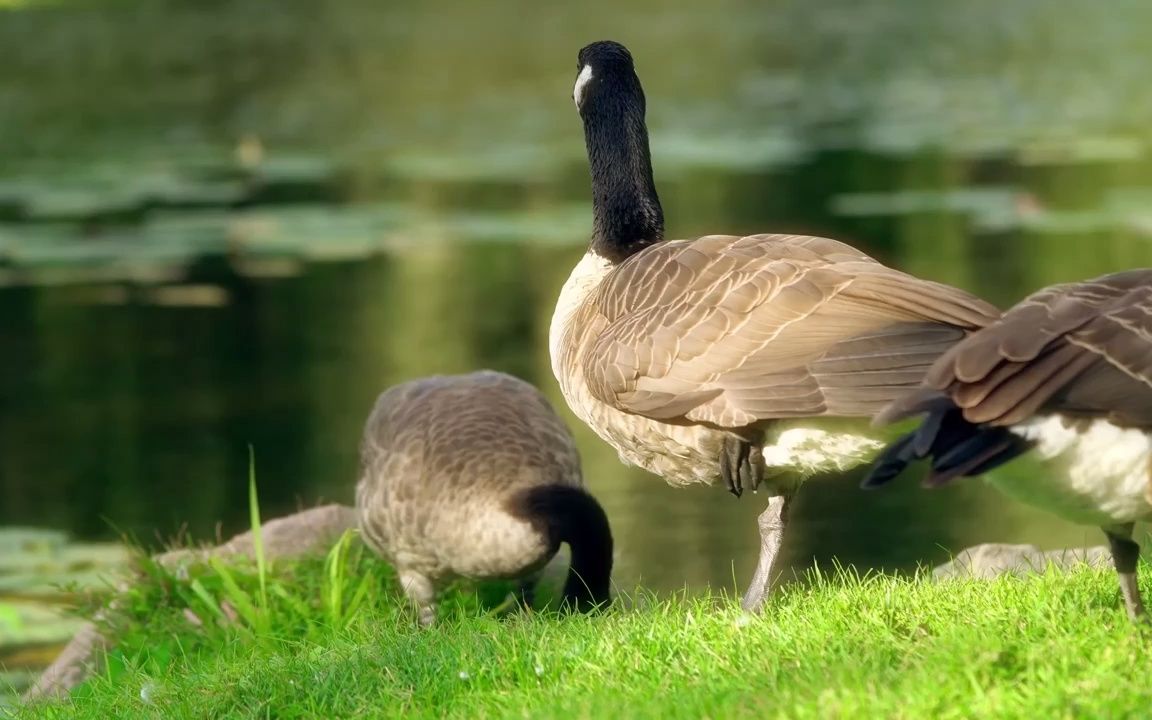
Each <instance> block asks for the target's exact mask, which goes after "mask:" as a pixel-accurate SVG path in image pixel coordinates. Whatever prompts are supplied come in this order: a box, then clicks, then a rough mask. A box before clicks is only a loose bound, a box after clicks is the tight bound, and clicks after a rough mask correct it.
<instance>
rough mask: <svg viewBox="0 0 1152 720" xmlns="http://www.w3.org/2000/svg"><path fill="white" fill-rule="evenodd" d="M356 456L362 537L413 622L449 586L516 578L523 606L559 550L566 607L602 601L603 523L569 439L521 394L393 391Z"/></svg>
mask: <svg viewBox="0 0 1152 720" xmlns="http://www.w3.org/2000/svg"><path fill="white" fill-rule="evenodd" d="M360 454H361V471H360V480H359V483H358V485H357V492H356V505H357V509H358V511H359V514H360V527H361V532H362V534H363V536H364V539H365V541H366V542H367V543H368V545H369V546H370V547H372V548H373V549H374V550H376V551H377V552H378V553H380V554H382V555H383V556H384V557H386V558H387V559H389V560H390V561H391V562H392V563H393V564H394V565H395V567H396V569H397V572H398V575H399V578H400V582H401V584H402V586H403V587H404V590H405V592H406V593H407V594H408V596H409V597H410V599H411V600H412V601H413V603H414V604H415V605H416V606H417V608H418V609H419V613H420V619H421V622H422V623H424V624H429V623H431V622H432V620H433V618H434V617H435V596H436V594H437V592H438V591H439V589H440V588H442V587H443V586H444V585H445V584H446V583H448V582H450V581H452V580H454V579H456V578H471V579H518V580H520V581H521V582H522V594H523V599H524V600H525V601H526V602H528V603H530V599H529V598H530V595H531V586H532V585H533V584H534V583H535V581H536V579H537V578H538V574H539V572H540V571H541V570H542V569H543V567H544V565H545V564H546V563H547V562H548V561H549V560H550V559H551V558H552V556H553V555H555V553H556V551H557V549H558V547H559V544H560V543H561V542H567V543H568V544H569V546H570V547H571V550H572V566H571V568H570V570H569V578H568V582H567V584H566V585H565V590H564V593H565V599H566V600H568V601H570V602H571V603H572V604H575V605H577V606H580V605H592V604H600V603H604V602H607V601H608V581H609V575H610V572H611V567H612V537H611V533H610V530H609V527H608V521H607V519H606V517H605V516H604V512H603V510H602V509H601V508H600V506H599V504H598V503H597V502H596V500H595V499H594V498H592V496H591V495H589V494H588V493H587V492H586V491H585V490H584V488H583V480H582V476H581V472H580V458H579V455H578V454H577V451H576V447H575V443H574V441H573V438H572V436H571V433H570V432H569V431H568V429H567V427H565V425H564V423H563V421H561V420H560V418H559V417H558V416H557V415H556V413H555V412H554V411H553V409H552V407H551V406H550V405H549V403H548V401H547V400H546V399H545V398H544V396H543V395H542V394H541V393H540V392H539V391H538V390H536V389H535V388H534V387H532V386H531V385H529V384H528V383H526V382H524V381H522V380H519V379H517V378H514V377H512V376H510V375H505V374H503V373H497V372H492V371H480V372H474V373H470V374H467V375H452V376H434V377H428V378H423V379H420V380H414V381H411V382H407V383H403V384H400V385H396V386H394V387H392V388H390V389H388V390H387V391H385V392H384V393H382V394H381V395H380V397H379V398H378V400H377V401H376V405H375V407H374V408H373V410H372V413H371V415H370V416H369V418H368V421H367V423H366V425H365V428H364V436H363V440H362V443H361V453H360Z"/></svg>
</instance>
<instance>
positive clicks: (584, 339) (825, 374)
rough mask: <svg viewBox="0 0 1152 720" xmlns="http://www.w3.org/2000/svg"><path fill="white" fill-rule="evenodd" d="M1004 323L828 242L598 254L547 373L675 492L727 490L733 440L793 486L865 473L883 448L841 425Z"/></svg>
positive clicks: (589, 259)
mask: <svg viewBox="0 0 1152 720" xmlns="http://www.w3.org/2000/svg"><path fill="white" fill-rule="evenodd" d="M994 312H995V311H994V310H992V309H991V308H990V307H989V306H987V305H986V304H984V303H982V302H981V301H979V300H976V299H975V298H973V297H972V296H970V295H968V294H966V293H964V292H962V291H959V290H956V289H954V288H950V287H947V286H944V285H939V284H937V283H931V282H928V281H925V280H920V279H919V278H915V277H912V276H909V275H905V274H903V273H900V272H898V271H896V270H892V269H891V268H887V267H885V266H883V265H881V264H879V263H877V262H876V261H875V260H873V259H872V258H870V257H868V256H867V255H864V254H863V253H861V252H859V251H857V250H855V249H854V248H852V247H850V246H848V245H845V244H843V243H840V242H837V241H835V240H830V239H827V238H816V237H805V236H791V235H753V236H747V237H740V236H732V235H713V236H706V237H702V238H699V239H697V240H694V241H684V240H678V241H669V242H665V243H661V244H659V245H656V246H652V247H650V248H648V249H645V250H642V251H640V252H639V253H637V254H635V255H632V256H630V257H629V258H628V259H627V260H626V261H625V262H623V263H621V264H619V265H613V264H611V263H610V262H608V261H606V260H605V259H603V258H602V257H600V256H599V255H598V254H597V253H596V252H595V251H594V250H593V251H590V252H589V253H588V254H586V255H585V256H584V258H583V259H582V260H581V262H580V263H579V264H578V265H577V266H576V268H575V269H574V270H573V272H572V275H571V276H570V277H569V279H568V282H567V283H565V285H564V288H563V289H562V291H561V294H560V299H559V301H558V302H557V307H556V312H555V314H554V315H553V320H552V326H551V329H550V345H551V355H552V369H553V372H554V373H555V375H556V377H557V380H558V381H559V383H560V387H561V390H562V392H563V394H564V397H565V399H566V400H567V402H568V404H569V406H570V407H571V408H572V410H573V412H574V413H575V414H576V415H577V416H578V417H579V418H580V419H581V420H583V421H584V422H585V423H587V424H588V425H589V426H590V427H592V428H593V429H594V430H595V431H596V432H597V433H598V434H599V435H600V437H601V438H603V439H604V440H605V441H607V442H608V443H609V444H610V445H612V446H613V447H614V448H616V449H617V451H618V452H619V454H620V456H621V459H622V460H623V461H624V462H626V463H629V464H633V465H638V466H640V467H643V468H644V469H646V470H648V471H650V472H653V473H655V474H658V475H660V476H661V477H663V478H664V479H665V480H666V481H667V482H668V483H669V484H672V485H689V484H694V483H700V484H708V485H712V484H719V483H721V482H722V481H723V480H724V479H722V477H721V473H720V456H721V454H722V453H723V452H724V444H725V440H726V438H728V437H731V436H732V435H733V434H736V435H738V436H739V437H742V438H745V439H747V440H749V441H751V442H752V443H753V444H754V445H756V446H757V447H758V448H759V452H760V457H761V459H762V462H763V464H764V468H765V479H766V480H767V481H768V483H769V489H770V490H775V489H784V488H787V487H791V486H793V485H795V484H796V483H797V482H798V481H799V480H800V479H802V478H804V477H807V476H809V475H812V474H815V473H818V472H827V471H838V470H846V469H848V468H851V467H854V466H856V465H859V464H861V463H863V462H867V461H868V460H870V459H871V458H872V456H873V455H874V452H875V451H876V450H878V449H879V448H880V447H881V446H882V443H880V442H879V441H877V440H875V439H874V438H873V437H871V436H870V435H869V434H868V433H867V431H866V429H865V428H851V429H845V428H844V427H843V425H844V423H843V422H842V421H837V418H846V417H870V416H871V415H873V414H875V412H877V411H878V410H879V409H880V408H882V407H883V406H884V405H885V404H886V403H887V402H889V401H891V400H892V399H893V398H895V397H897V396H899V394H900V393H901V392H902V391H904V390H907V389H909V388H912V387H915V386H916V384H917V383H918V382H919V381H920V379H921V378H922V377H923V374H924V372H925V371H926V370H927V368H928V367H929V365H930V364H931V362H932V361H933V360H935V359H936V358H937V357H939V355H940V354H941V353H942V352H943V351H944V350H946V349H947V348H949V347H951V346H952V345H953V344H954V343H956V342H957V341H958V340H960V339H961V338H963V337H964V334H965V332H966V331H967V330H970V329H975V328H978V327H980V326H981V325H982V324H985V323H987V322H989V321H990V320H991V319H992V317H993V316H994V315H993V313H994ZM737 480H738V478H737ZM730 489H733V490H734V491H735V492H737V493H739V492H741V491H742V490H743V489H744V488H742V487H740V486H739V485H738V486H737V487H735V488H730ZM752 489H755V488H752Z"/></svg>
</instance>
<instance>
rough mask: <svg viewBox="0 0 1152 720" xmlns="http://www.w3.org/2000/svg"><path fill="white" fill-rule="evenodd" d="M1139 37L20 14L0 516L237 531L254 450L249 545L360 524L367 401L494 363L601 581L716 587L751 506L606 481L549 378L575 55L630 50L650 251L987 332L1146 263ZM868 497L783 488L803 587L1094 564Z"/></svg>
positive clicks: (977, 18) (892, 1) (111, 530)
mask: <svg viewBox="0 0 1152 720" xmlns="http://www.w3.org/2000/svg"><path fill="white" fill-rule="evenodd" d="M927 5H934V7H926V6H927ZM0 7H4V4H3V3H0ZM501 18H503V19H501ZM508 18H515V19H516V24H515V25H513V24H511V20H507V19H508ZM1150 23H1152V4H1148V3H1146V2H1135V1H1127V0H1117V1H1116V2H1112V3H1108V4H1107V5H1104V4H1101V3H1097V2H1094V1H1090V0H1052V1H1050V2H1035V1H1031V0H1012V1H1010V2H1002V1H999V2H992V1H991V0H979V1H977V2H970V3H964V4H959V3H952V4H947V5H944V4H927V3H924V4H913V3H903V2H897V1H896V0H870V1H869V2H858V1H853V2H848V1H847V0H832V1H829V2H822V3H820V4H819V5H818V6H816V5H815V4H813V3H808V2H800V1H799V0H796V1H795V2H784V1H776V2H767V3H759V4H752V5H750V4H747V3H737V2H732V1H731V0H720V1H719V2H718V3H714V4H713V5H712V6H710V7H709V8H707V9H704V8H703V7H702V4H701V6H700V7H697V4H696V3H687V2H672V3H655V2H646V1H644V0H638V1H636V2H605V1H604V0H590V1H589V2H585V3H581V4H580V6H579V9H578V10H576V9H572V10H561V9H559V6H558V7H557V8H553V9H546V8H544V7H540V6H538V5H537V4H536V3H527V2H518V1H517V0H497V1H496V2H494V3H485V4H472V3H463V2H435V1H427V2H422V3H377V2H370V1H369V0H354V1H353V0H350V1H346V2H335V1H329V2H314V1H313V0H307V1H305V0H284V1H283V2H281V3H279V4H278V5H277V9H276V11H275V12H269V11H268V10H267V9H266V6H265V5H264V4H263V3H258V2H255V0H237V1H226V0H217V1H214V2H210V3H199V2H198V3H186V2H176V1H175V0H171V1H169V2H158V1H153V0H140V1H138V2H125V1H117V0H108V1H107V2H97V3H75V4H72V3H68V2H63V3H50V4H44V5H40V4H37V3H24V4H21V3H12V4H9V7H8V9H7V10H0V46H3V47H4V48H5V55H6V57H5V61H4V62H3V63H0V138H3V139H4V140H3V143H0V283H2V285H0V363H2V365H0V525H31V526H42V527H49V528H57V529H63V530H67V531H69V532H70V533H72V534H73V535H74V536H76V537H79V538H84V539H93V540H96V539H107V538H114V537H116V536H118V535H120V534H122V533H127V534H130V535H132V536H135V537H136V538H137V539H139V540H141V541H144V542H148V543H158V542H159V540H160V539H163V538H171V537H173V536H175V535H177V534H180V533H188V534H190V535H192V536H193V537H197V538H206V537H212V536H214V535H216V534H217V533H225V534H228V533H231V532H234V531H237V530H239V529H242V528H243V527H244V526H245V524H246V517H247V505H246V502H247V494H246V493H247V490H246V482H247V454H248V448H249V446H252V447H253V448H254V450H255V455H256V462H257V474H258V480H259V485H260V493H261V496H262V500H263V504H264V512H265V515H266V516H271V515H274V514H279V513H283V512H288V511H290V510H292V509H294V508H296V507H298V506H302V505H311V504H314V503H316V502H319V501H321V500H337V501H345V502H347V501H349V500H350V499H351V497H352V487H353V483H354V481H355V463H356V448H357V443H358V439H359V432H360V427H361V424H362V422H363V420H364V418H365V416H366V414H367V411H368V409H369V408H370V406H371V404H372V402H373V400H374V398H375V396H376V394H377V393H378V392H379V391H381V390H382V389H383V388H385V387H387V386H388V385H389V384H391V383H395V382H398V381H401V380H405V379H409V378H412V377H416V376H420V375H425V374H429V373H444V372H462V371H467V370H471V369H474V368H478V367H490V368H496V369H500V370H505V371H508V372H511V373H514V374H516V375H519V376H521V377H524V378H526V379H528V380H531V381H533V382H535V383H537V384H538V385H540V386H541V387H542V388H543V389H544V390H545V391H546V393H547V394H548V395H549V396H550V397H551V398H552V400H553V401H554V402H555V403H556V405H557V407H558V408H561V409H563V410H564V413H565V416H566V417H567V418H568V420H569V421H570V423H571V426H572V428H573V430H574V431H575V432H576V433H577V436H578V439H579V442H580V448H581V451H582V454H583V458H584V466H585V473H586V477H587V480H588V483H589V484H590V485H591V487H592V489H593V490H594V491H595V493H596V494H597V495H598V496H599V497H600V498H601V500H602V501H603V503H604V505H605V507H606V509H607V511H608V513H609V515H610V518H611V520H612V523H613V529H614V533H615V535H616V538H617V543H618V555H619V561H618V572H617V580H618V582H619V583H620V584H621V585H622V586H623V587H625V588H631V587H634V586H635V585H636V584H638V583H643V584H644V585H645V586H646V587H651V588H654V589H656V590H659V591H668V590H673V589H679V588H682V587H688V588H690V589H697V590H698V589H700V588H703V587H705V586H707V585H711V586H713V587H717V586H720V587H728V588H732V587H734V586H736V585H737V584H740V583H742V582H743V581H744V580H746V579H747V578H748V576H749V574H750V572H751V568H752V566H753V564H754V561H755V551H756V547H757V542H756V540H757V534H756V527H755V522H754V517H755V515H756V514H757V513H758V512H759V511H760V510H761V509H762V504H763V502H764V501H765V498H763V497H757V496H745V497H744V498H742V499H740V500H736V499H734V498H732V497H731V496H730V495H728V494H727V493H724V492H723V491H721V490H719V489H707V488H695V489H687V490H674V489H672V488H670V487H667V486H666V485H664V483H663V482H662V481H660V480H659V479H657V478H655V477H652V476H650V475H647V474H645V473H643V472H640V471H637V470H634V469H629V468H626V467H624V466H622V465H621V464H620V463H619V461H618V460H617V458H616V456H615V453H614V452H613V451H612V450H611V449H609V448H608V447H607V446H606V445H604V444H603V443H602V442H600V441H599V440H598V439H597V438H596V437H595V436H594V435H593V434H592V433H591V432H590V431H588V430H587V429H586V428H584V427H583V426H582V425H580V424H579V423H578V422H577V421H576V420H575V419H574V418H572V416H571V415H570V414H568V413H567V409H566V408H565V407H564V404H563V400H562V398H561V397H560V395H559V391H558V389H557V387H556V385H555V383H554V381H553V379H552V377H551V373H550V370H549V365H548V358H547V349H546V335H547V326H548V321H549V318H550V315H551V311H552V306H553V302H554V298H555V297H556V294H557V292H558V290H559V287H560V285H561V284H562V283H563V281H564V279H565V278H566V276H567V274H568V271H569V269H570V268H571V266H572V265H573V264H574V263H575V262H576V260H577V258H578V257H579V256H580V254H581V253H582V252H583V243H584V242H585V241H586V238H587V233H588V230H589V226H590V207H589V205H588V189H587V176H586V169H585V166H584V159H583V142H582V135H581V131H580V126H579V122H578V118H577V117H576V114H575V112H574V110H573V108H572V104H571V99H570V95H569V93H570V90H571V83H572V80H573V77H574V73H575V67H574V66H575V53H576V50H577V49H578V48H579V47H580V46H581V45H582V44H584V43H585V42H588V41H590V40H593V39H598V38H602V37H612V38H615V39H619V40H622V41H624V42H626V43H627V44H629V46H630V47H631V48H632V50H633V52H634V54H635V56H636V58H637V65H638V69H639V71H640V74H641V77H642V79H643V81H644V82H645V87H646V90H647V94H648V107H649V124H650V127H651V129H652V141H653V156H654V163H655V165H656V176H657V177H656V179H657V183H658V186H659V188H660V191H661V195H662V199H663V201H664V205H665V208H666V210H667V212H668V229H669V236H670V237H682V236H692V235H694V234H701V233H705V232H733V233H737V232H766V231H781V232H802V233H809V234H824V235H830V236H834V237H837V238H839V239H842V240H845V241H847V242H851V243H854V244H857V245H858V246H859V247H861V248H862V249H864V250H865V251H867V252H870V253H872V254H874V255H876V256H877V257H879V258H881V259H883V260H885V261H887V262H890V263H893V264H895V265H897V266H898V267H901V268H904V269H907V270H909V271H911V272H913V273H916V274H919V275H921V276H924V277H928V278H932V279H936V280H940V281H944V282H949V283H953V284H956V285H959V286H962V287H965V288H968V289H970V290H972V291H974V292H976V293H978V294H981V295H983V296H985V297H987V298H988V299H989V300H992V301H994V302H997V303H1000V304H1006V303H1011V302H1013V301H1014V300H1016V299H1019V298H1020V297H1021V296H1022V295H1024V294H1026V293H1027V292H1029V291H1031V290H1032V289H1035V288H1037V287H1039V286H1042V285H1045V284H1048V283H1052V282H1057V281H1063V280H1072V279H1078V278H1083V277H1088V276H1091V275H1094V274H1099V273H1103V272H1108V271H1112V270H1118V269H1122V268H1127V267H1132V266H1139V265H1147V264H1150V263H1152V131H1150V130H1149V128H1152V92H1149V91H1148V88H1147V67H1148V65H1147V59H1148V56H1147V49H1146V29H1147V28H1148V27H1150V26H1152V25H1150ZM1012 471H1013V472H1032V471H1034V470H1033V469H1032V468H1030V467H1029V466H1028V465H1027V464H1026V463H1022V464H1019V465H1017V466H1016V467H1015V468H1014V469H1013V470H1012ZM857 480H858V476H856V475H853V476H850V477H841V478H833V477H829V478H821V479H819V480H817V481H814V482H812V483H810V484H808V485H807V486H806V487H805V489H804V491H803V493H802V495H801V497H800V499H799V503H798V507H797V509H796V511H795V519H794V521H793V527H792V529H791V531H790V534H789V536H788V539H787V542H786V546H785V552H786V556H787V558H788V560H789V561H790V562H791V563H792V564H793V565H794V566H795V567H797V568H803V567H807V566H810V565H811V564H812V563H813V562H814V561H815V562H818V563H823V564H828V563H830V562H832V559H833V558H836V559H837V560H838V561H839V562H841V563H845V564H853V565H856V566H857V567H859V568H862V569H869V568H884V569H889V570H908V569H911V568H913V567H915V566H916V565H917V564H918V563H934V562H939V561H942V560H943V559H945V558H946V557H947V555H948V553H949V552H954V551H957V550H959V549H962V548H963V547H965V546H967V545H969V544H974V543H977V542H986V541H1028V542H1035V543H1038V544H1040V545H1042V546H1045V547H1051V546H1057V545H1081V544H1086V543H1096V542H1098V540H1099V538H1098V534H1097V532H1096V531H1095V530H1093V529H1090V528H1079V527H1075V526H1071V525H1068V524H1066V523H1062V522H1060V521H1058V520H1055V519H1051V518H1049V517H1047V516H1044V515H1041V514H1039V513H1036V512H1033V511H1031V510H1028V509H1027V508H1023V507H1021V506H1018V505H1015V504H1013V503H1012V502H1011V501H1009V500H1007V499H1005V498H1003V497H1002V496H1000V495H998V494H996V493H995V492H993V491H991V490H990V489H987V488H985V487H984V486H983V485H982V484H981V483H979V482H969V483H968V484H966V485H965V484H960V485H958V486H956V487H951V488H947V489H944V490H940V491H936V492H931V493H930V492H925V491H921V490H919V489H918V488H917V487H916V484H915V482H913V481H912V480H911V479H909V480H907V481H905V482H904V483H901V485H900V487H895V488H893V489H891V490H890V491H887V492H878V493H863V492H861V491H858V490H857V489H856V488H855V484H856V482H857Z"/></svg>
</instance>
